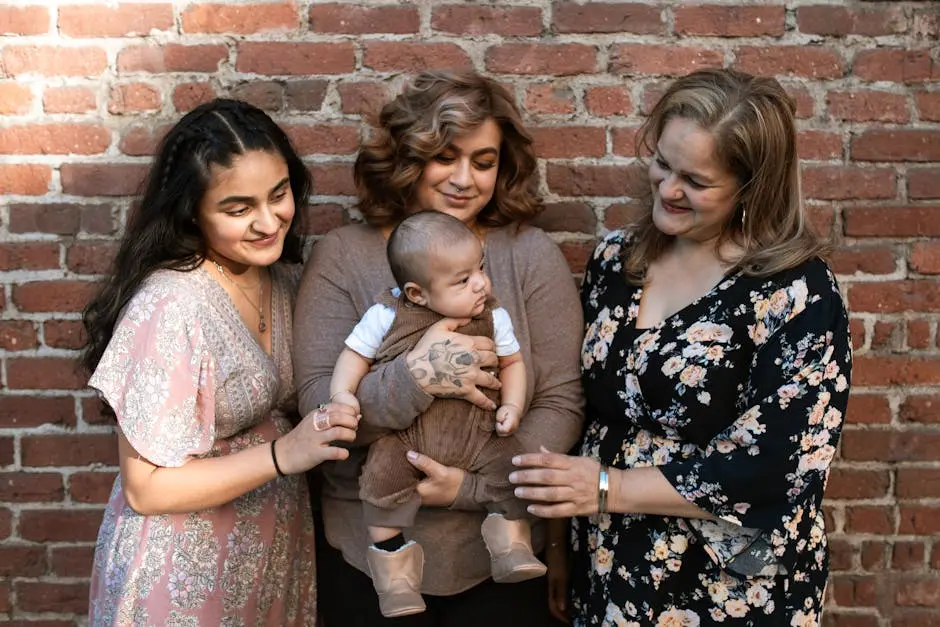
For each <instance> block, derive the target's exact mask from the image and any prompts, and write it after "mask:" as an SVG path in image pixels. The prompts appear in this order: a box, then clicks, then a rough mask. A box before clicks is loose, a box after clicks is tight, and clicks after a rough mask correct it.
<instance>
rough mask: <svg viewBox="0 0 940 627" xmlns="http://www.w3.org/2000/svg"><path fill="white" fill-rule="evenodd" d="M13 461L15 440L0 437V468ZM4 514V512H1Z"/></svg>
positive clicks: (11, 463) (9, 464)
mask: <svg viewBox="0 0 940 627" xmlns="http://www.w3.org/2000/svg"><path fill="white" fill-rule="evenodd" d="M13 461H14V456H13V438H12V437H4V436H0V468H3V467H4V466H11V465H13ZM2 513H3V510H0V514H2ZM0 535H2V534H0Z"/></svg>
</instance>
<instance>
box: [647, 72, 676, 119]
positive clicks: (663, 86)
mask: <svg viewBox="0 0 940 627" xmlns="http://www.w3.org/2000/svg"><path fill="white" fill-rule="evenodd" d="M671 83H672V81H668V80H659V81H656V82H653V83H648V84H647V85H646V86H645V87H643V94H642V95H641V96H640V113H642V114H643V115H649V114H650V112H651V111H652V110H653V107H655V106H656V104H657V103H658V102H659V101H660V99H661V98H662V97H663V94H665V93H666V90H667V89H668V88H669V85H670V84H671Z"/></svg>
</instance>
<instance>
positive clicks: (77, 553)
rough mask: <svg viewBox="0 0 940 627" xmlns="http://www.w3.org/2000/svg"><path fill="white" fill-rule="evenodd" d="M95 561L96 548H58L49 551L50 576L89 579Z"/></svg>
mask: <svg viewBox="0 0 940 627" xmlns="http://www.w3.org/2000/svg"><path fill="white" fill-rule="evenodd" d="M94 559H95V547H94V546H56V547H51V548H50V549H49V574H51V575H57V576H59V577H87V576H88V573H90V572H91V568H92V564H93V563H94Z"/></svg>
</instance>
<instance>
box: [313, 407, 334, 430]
mask: <svg viewBox="0 0 940 627" xmlns="http://www.w3.org/2000/svg"><path fill="white" fill-rule="evenodd" d="M330 426H331V425H330V412H328V411H327V410H326V408H325V407H318V408H317V409H316V410H314V412H313V430H314V431H326V430H327V429H329V428H330Z"/></svg>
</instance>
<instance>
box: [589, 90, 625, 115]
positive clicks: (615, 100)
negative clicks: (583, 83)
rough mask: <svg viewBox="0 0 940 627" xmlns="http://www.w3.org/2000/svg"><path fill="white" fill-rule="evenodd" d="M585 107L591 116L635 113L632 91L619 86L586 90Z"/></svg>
mask: <svg viewBox="0 0 940 627" xmlns="http://www.w3.org/2000/svg"><path fill="white" fill-rule="evenodd" d="M584 106H585V107H586V108H587V110H588V112H589V113H590V114H591V115H596V116H599V117H608V116H612V115H630V114H631V113H633V98H632V97H631V95H630V90H629V89H627V88H626V87H621V86H619V85H600V86H597V87H588V88H587V89H585V90H584Z"/></svg>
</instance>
